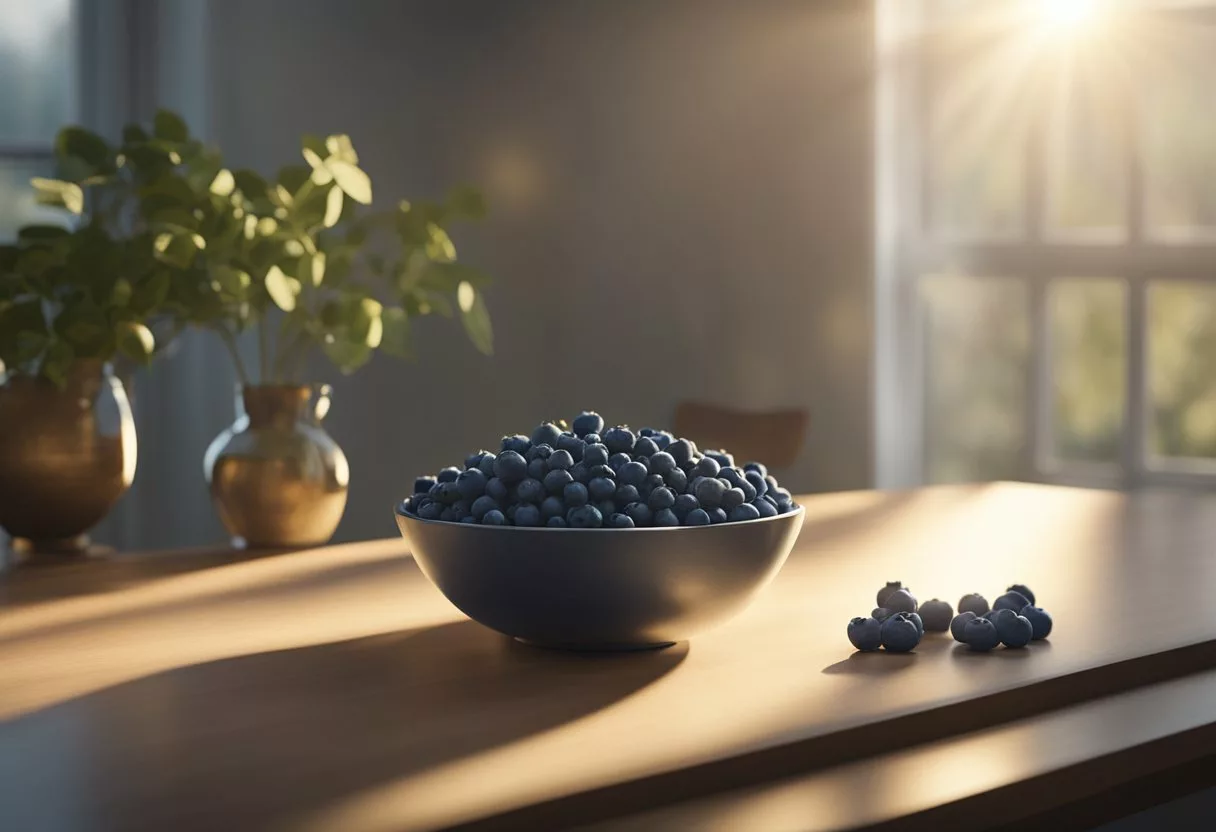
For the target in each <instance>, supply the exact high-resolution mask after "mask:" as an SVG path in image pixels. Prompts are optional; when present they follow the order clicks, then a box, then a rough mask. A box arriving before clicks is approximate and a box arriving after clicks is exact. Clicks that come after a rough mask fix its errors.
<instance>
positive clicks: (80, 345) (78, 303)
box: [55, 298, 110, 356]
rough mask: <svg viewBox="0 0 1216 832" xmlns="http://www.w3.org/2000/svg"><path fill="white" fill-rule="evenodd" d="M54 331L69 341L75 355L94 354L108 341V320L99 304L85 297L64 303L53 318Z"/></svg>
mask: <svg viewBox="0 0 1216 832" xmlns="http://www.w3.org/2000/svg"><path fill="white" fill-rule="evenodd" d="M55 332H57V333H58V334H59V335H60V337H62V338H63V339H64V340H65V341H67V342H68V343H70V344H71V345H72V347H73V348H74V349H75V351H76V353H77V355H82V356H95V355H98V354H99V353H102V352H104V351H105V348H106V346H107V343H108V342H109V341H110V322H109V320H108V319H107V318H106V314H105V312H104V311H103V310H102V308H101V307H100V306H98V305H97V304H95V303H93V302H92V301H91V300H88V299H87V298H78V299H76V300H74V301H71V302H69V303H67V304H65V305H64V308H63V310H62V311H61V312H60V313H59V315H58V317H56V318H55Z"/></svg>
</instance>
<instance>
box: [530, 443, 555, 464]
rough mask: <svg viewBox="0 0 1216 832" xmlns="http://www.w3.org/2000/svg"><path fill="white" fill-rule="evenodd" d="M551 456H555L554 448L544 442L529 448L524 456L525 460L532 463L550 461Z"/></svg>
mask: <svg viewBox="0 0 1216 832" xmlns="http://www.w3.org/2000/svg"><path fill="white" fill-rule="evenodd" d="M555 441H556V440H555ZM551 456H553V446H552V445H550V444H548V443H547V442H542V443H540V444H539V445H533V446H532V447H531V448H529V449H528V452H527V453H526V454H524V459H526V460H528V462H531V461H532V460H534V459H548V458H549V457H551Z"/></svg>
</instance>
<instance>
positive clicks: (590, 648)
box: [514, 636, 675, 653]
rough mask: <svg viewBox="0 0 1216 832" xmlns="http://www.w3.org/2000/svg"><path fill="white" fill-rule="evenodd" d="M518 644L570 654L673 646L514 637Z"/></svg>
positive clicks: (665, 642) (656, 642)
mask: <svg viewBox="0 0 1216 832" xmlns="http://www.w3.org/2000/svg"><path fill="white" fill-rule="evenodd" d="M514 638H515V640H516V641H518V642H519V643H520V644H526V645H528V646H529V647H539V648H540V649H542V650H567V651H569V652H572V653H627V652H633V651H637V650H662V649H664V648H666V647H671V646H673V645H675V642H674V641H655V642H651V643H642V644H632V643H630V644H611V643H609V644H565V643H556V642H548V641H533V640H532V639H528V638H520V637H519V636H515V637H514Z"/></svg>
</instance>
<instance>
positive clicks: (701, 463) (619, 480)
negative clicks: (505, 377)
mask: <svg viewBox="0 0 1216 832" xmlns="http://www.w3.org/2000/svg"><path fill="white" fill-rule="evenodd" d="M564 427H565V425H564V423H563V424H562V425H557V424H554V423H552V422H544V423H542V424H541V425H539V426H538V427H537V428H536V430H534V431H532V436H531V437H527V436H523V435H516V436H504V437H503V440H502V447H501V448H500V450H499V452H498V453H497V454H494V453H491V452H489V451H478V452H477V453H475V454H472V455H471V456H469V457H468V458H467V459H465V461H464V470H461V469H460V468H455V467H453V468H444V469H443V470H442V471H440V472H439V474H438V476H435V477H419V478H418V480H417V481H415V483H414V494H413V496H411V497H410V498H409V499H407V500H406V501H405V503H404V508H405V510H406V511H407V512H409V513H410V514H414V515H416V516H417V517H420V518H422V519H423V520H444V521H448V522H452V523H480V524H482V525H486V526H548V527H550V528H575V529H595V528H601V527H606V528H613V529H630V528H634V527H644V526H708V525H710V524H711V523H738V522H742V521H744V520H757V519H759V518H761V517H775V516H777V515H778V514H785V513H787V512H791V511H794V509H795V508H797V506H795V504H794V501H793V498H792V497H791V496H790V492H789V491H787V490H786V489H784V488H782V487H781V486H780V485H778V484H777V480H776V479H774V478H773V477H772V476H770V475H769V473H768V471H767V470H766V469H765V467H764V466H763V465H761V464H760V463H758V462H749V463H747V464H746V465H744V466H743V467H742V468H738V467H736V466H735V461H734V459H733V458H732V457H731V455H730V454H728V453H726V452H725V451H704V452H702V451H699V450H698V449H697V446H696V444H694V443H693V442H692V441H691V440H688V439H677V438H676V437H675V436H673V435H672V434H671V433H668V432H667V431H663V430H655V429H653V428H642V429H641V430H640V431H638V433H637V434H635V433H634V432H633V431H632V430H630V429H629V428H628V427H624V426H618V427H614V428H609V429H608V430H605V429H604V420H603V418H601V417H600V415H599V414H598V413H595V412H594V411H586V410H585V411H583V412H582V413H581V414H579V416H578V418H576V419H575V420H574V423H573V426H572V427H573V429H572V430H564V429H563V428H564Z"/></svg>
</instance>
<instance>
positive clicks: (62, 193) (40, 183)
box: [30, 176, 84, 216]
mask: <svg viewBox="0 0 1216 832" xmlns="http://www.w3.org/2000/svg"><path fill="white" fill-rule="evenodd" d="M30 184H31V185H33V186H34V188H35V189H36V190H37V191H38V194H37V199H38V201H39V202H41V203H42V204H44V205H57V206H60V207H62V208H66V209H68V210H69V211H71V212H72V213H73V214H76V215H77V216H79V215H80V214H81V213H83V212H84V191H83V190H81V189H80V186H79V185H77V184H76V183H75V182H64V181H63V180H60V179H43V178H42V177H41V176H35V177H34V178H33V179H31V180H30Z"/></svg>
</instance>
